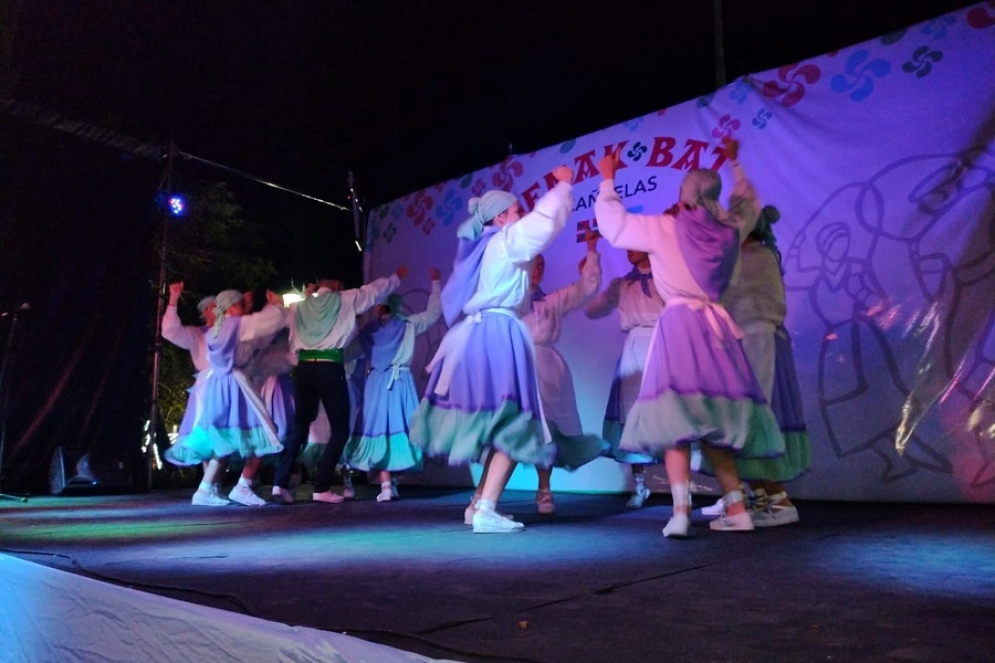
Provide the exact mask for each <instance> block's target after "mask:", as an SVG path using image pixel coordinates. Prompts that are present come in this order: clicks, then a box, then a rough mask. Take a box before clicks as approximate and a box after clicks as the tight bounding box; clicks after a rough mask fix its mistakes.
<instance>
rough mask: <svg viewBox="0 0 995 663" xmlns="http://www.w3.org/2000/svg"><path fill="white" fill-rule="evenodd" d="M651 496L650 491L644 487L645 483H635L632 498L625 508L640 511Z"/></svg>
mask: <svg viewBox="0 0 995 663" xmlns="http://www.w3.org/2000/svg"><path fill="white" fill-rule="evenodd" d="M651 494H652V493H650V489H649V488H647V487H646V484H645V483H637V484H636V486H635V489H634V490H633V492H632V497H630V498H629V501H628V502H626V503H625V506H626V507H627V508H629V509H641V508H643V504H644V503H645V502H646V500H647V499H649V496H650V495H651Z"/></svg>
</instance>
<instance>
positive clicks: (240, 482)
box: [238, 477, 252, 490]
mask: <svg viewBox="0 0 995 663" xmlns="http://www.w3.org/2000/svg"><path fill="white" fill-rule="evenodd" d="M238 485H240V486H245V487H246V488H248V489H249V490H252V479H246V478H245V477H239V478H238Z"/></svg>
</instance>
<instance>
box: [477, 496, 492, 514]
mask: <svg viewBox="0 0 995 663" xmlns="http://www.w3.org/2000/svg"><path fill="white" fill-rule="evenodd" d="M496 509H497V502H494V501H493V500H485V499H483V498H481V499H480V501H479V502H477V510H478V511H494V510H496Z"/></svg>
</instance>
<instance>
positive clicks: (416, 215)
mask: <svg viewBox="0 0 995 663" xmlns="http://www.w3.org/2000/svg"><path fill="white" fill-rule="evenodd" d="M434 204H435V203H434V201H433V200H432V197H431V196H429V195H428V194H427V193H425V192H424V191H419V192H418V193H416V194H415V198H414V200H412V201H411V202H410V203H408V207H407V214H408V218H409V219H411V220H412V221H414V222H415V225H416V226H418V225H421V222H422V221H424V220H425V214H426V213H427V212H428V211H429V210H430V209H432V207H433V205H434Z"/></svg>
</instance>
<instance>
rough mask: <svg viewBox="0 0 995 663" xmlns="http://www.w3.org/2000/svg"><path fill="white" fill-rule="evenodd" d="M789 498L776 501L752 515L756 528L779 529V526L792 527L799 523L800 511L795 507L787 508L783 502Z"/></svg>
mask: <svg viewBox="0 0 995 663" xmlns="http://www.w3.org/2000/svg"><path fill="white" fill-rule="evenodd" d="M786 497H787V495H785V496H784V497H782V498H780V499H776V500H774V501H772V502H770V503H768V504H767V506H766V507H765V508H763V509H756V510H754V511H752V512H751V513H750V517H751V518H752V519H753V525H754V527H777V526H778V525H790V524H791V523H797V522H798V509H796V508H795V507H794V505H790V506H785V505H783V504H781V501H782V500H784V499H785V498H786Z"/></svg>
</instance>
